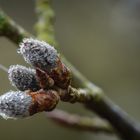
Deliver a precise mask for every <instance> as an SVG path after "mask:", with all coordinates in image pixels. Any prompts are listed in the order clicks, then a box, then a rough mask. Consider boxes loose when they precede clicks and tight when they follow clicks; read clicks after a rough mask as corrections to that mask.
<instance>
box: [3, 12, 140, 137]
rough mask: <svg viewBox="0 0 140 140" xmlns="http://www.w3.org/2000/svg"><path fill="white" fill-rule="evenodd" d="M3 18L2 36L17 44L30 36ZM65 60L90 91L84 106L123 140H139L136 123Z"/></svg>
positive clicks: (139, 134) (78, 80)
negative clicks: (102, 119) (105, 122)
mask: <svg viewBox="0 0 140 140" xmlns="http://www.w3.org/2000/svg"><path fill="white" fill-rule="evenodd" d="M1 16H2V20H0V25H1V24H2V25H5V26H0V27H1V28H0V34H1V35H3V36H6V37H7V38H9V39H10V40H12V41H13V42H14V43H16V44H19V42H20V41H21V39H22V38H24V37H27V36H28V33H27V32H25V31H23V29H22V28H21V27H20V26H17V25H15V24H11V19H10V18H8V17H7V16H3V13H0V17H1ZM40 16H41V15H40ZM42 18H43V17H42ZM42 18H40V19H42ZM42 20H43V19H42ZM5 21H6V22H5ZM12 22H13V21H12ZM44 22H45V20H44ZM6 25H10V26H9V27H7V28H8V29H3V28H6ZM5 30H8V31H7V32H8V33H5ZM38 34H41V32H38ZM40 39H41V38H40ZM63 60H64V62H65V63H66V64H67V65H68V67H69V68H70V69H71V70H72V74H73V76H74V77H75V79H77V82H79V83H80V85H81V87H84V88H86V89H87V90H88V91H89V92H88V93H87V95H88V96H85V98H86V97H88V98H87V102H84V104H85V105H86V106H87V107H88V108H89V109H91V110H92V111H93V112H94V111H95V112H96V113H97V114H98V115H99V116H100V117H103V118H105V119H106V120H108V121H109V122H110V123H111V125H112V126H113V127H114V128H115V129H116V131H117V132H118V134H119V135H120V136H121V137H122V138H123V139H125V140H139V139H140V127H139V126H137V125H136V124H135V123H133V122H132V121H131V120H130V119H128V117H127V115H126V114H125V113H124V112H123V111H122V110H120V109H119V108H118V106H116V105H114V103H112V102H110V100H109V99H107V98H106V97H105V95H104V94H103V92H102V90H101V89H100V88H98V87H97V86H95V85H94V84H92V83H91V82H89V81H88V80H87V79H86V78H85V77H84V76H83V75H82V74H81V73H80V72H79V71H78V70H76V69H75V68H74V67H73V66H72V65H71V64H70V63H69V62H68V61H67V60H66V59H65V58H64V57H63ZM75 91H76V90H75ZM76 93H77V92H73V96H76V98H77V95H76ZM71 95H72V94H71ZM89 97H90V98H89Z"/></svg>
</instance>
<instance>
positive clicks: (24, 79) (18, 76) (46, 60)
mask: <svg viewBox="0 0 140 140" xmlns="http://www.w3.org/2000/svg"><path fill="white" fill-rule="evenodd" d="M18 53H20V54H21V55H22V56H23V58H24V60H25V61H26V62H27V63H29V64H31V65H32V67H33V69H31V68H26V67H24V66H21V65H12V66H10V68H9V70H8V75H9V80H10V83H11V84H12V85H13V86H14V87H16V88H17V90H18V91H9V92H8V93H6V94H4V95H1V96H0V115H1V116H3V117H4V118H14V119H16V118H25V117H29V116H31V115H33V114H35V113H38V112H42V111H51V110H52V109H54V108H55V107H56V105H57V104H58V102H59V98H60V97H59V94H58V91H56V90H55V89H56V87H57V88H58V89H62V90H68V87H69V85H70V82H71V75H70V71H69V69H68V68H67V67H66V66H65V65H64V64H63V62H62V61H61V59H60V57H59V55H58V53H57V51H56V50H55V49H54V48H53V47H52V46H50V45H49V44H47V43H46V42H43V41H39V40H35V39H32V38H29V39H28V38H27V39H24V40H23V42H22V43H21V44H20V49H19V50H18Z"/></svg>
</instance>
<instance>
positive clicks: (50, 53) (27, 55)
mask: <svg viewBox="0 0 140 140" xmlns="http://www.w3.org/2000/svg"><path fill="white" fill-rule="evenodd" d="M18 52H19V53H20V54H22V55H23V58H24V59H25V61H26V62H27V63H29V64H31V65H33V66H34V67H39V68H41V69H42V70H45V71H50V70H51V69H52V68H54V67H56V61H57V58H58V54H57V51H56V50H55V49H54V47H52V46H51V45H49V44H48V43H46V42H44V41H39V40H36V39H33V38H25V39H24V40H23V42H22V43H21V44H20V49H19V50H18Z"/></svg>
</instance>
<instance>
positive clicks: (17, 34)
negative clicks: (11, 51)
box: [0, 10, 30, 43]
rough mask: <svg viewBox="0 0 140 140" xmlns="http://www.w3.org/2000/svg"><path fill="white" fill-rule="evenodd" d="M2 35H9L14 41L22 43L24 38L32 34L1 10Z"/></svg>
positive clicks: (0, 24)
mask: <svg viewBox="0 0 140 140" xmlns="http://www.w3.org/2000/svg"><path fill="white" fill-rule="evenodd" d="M13 27H16V28H13ZM0 36H7V38H9V39H10V40H11V41H12V42H17V43H20V41H21V40H22V39H23V38H25V37H27V36H30V34H29V33H28V32H26V31H25V30H24V29H23V28H22V27H20V26H19V25H18V24H16V22H14V21H13V20H12V19H10V18H9V17H8V16H7V15H6V14H5V13H4V12H3V11H2V10H0Z"/></svg>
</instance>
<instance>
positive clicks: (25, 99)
mask: <svg viewBox="0 0 140 140" xmlns="http://www.w3.org/2000/svg"><path fill="white" fill-rule="evenodd" d="M58 101H59V96H58V94H57V93H56V91H53V90H48V91H43V90H40V91H37V92H29V91H26V92H22V91H9V92H8V93H6V94H4V95H1V96H0V115H1V116H2V117H3V118H5V119H8V118H12V119H18V118H25V117H29V116H32V115H33V114H35V113H38V112H42V111H50V110H52V109H54V108H55V106H56V105H57V103H58Z"/></svg>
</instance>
